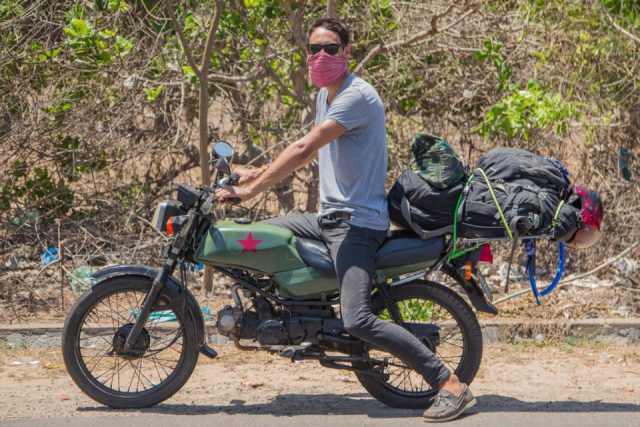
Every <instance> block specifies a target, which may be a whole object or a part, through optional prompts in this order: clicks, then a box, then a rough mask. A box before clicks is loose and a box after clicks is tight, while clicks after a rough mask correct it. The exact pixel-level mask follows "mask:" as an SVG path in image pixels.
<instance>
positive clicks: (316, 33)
mask: <svg viewBox="0 0 640 427" xmlns="http://www.w3.org/2000/svg"><path fill="white" fill-rule="evenodd" d="M309 44H320V45H327V44H337V45H338V46H340V49H339V50H338V55H341V56H342V55H343V54H344V48H343V47H342V43H341V41H340V36H339V35H338V33H336V32H334V31H331V30H327V29H326V28H322V27H318V28H316V29H315V30H313V32H312V33H311V36H309ZM307 54H308V55H311V54H312V53H311V52H309V48H307Z"/></svg>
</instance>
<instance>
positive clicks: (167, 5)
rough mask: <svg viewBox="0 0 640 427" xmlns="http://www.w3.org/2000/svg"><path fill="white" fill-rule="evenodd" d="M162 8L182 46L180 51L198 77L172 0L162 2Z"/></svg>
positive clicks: (197, 70) (198, 69)
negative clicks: (167, 15) (165, 11)
mask: <svg viewBox="0 0 640 427" xmlns="http://www.w3.org/2000/svg"><path fill="white" fill-rule="evenodd" d="M164 7H165V9H166V10H167V13H168V14H169V18H171V23H172V24H173V28H175V30H176V33H178V39H180V44H181V45H182V50H184V54H185V56H186V57H187V62H188V63H189V66H190V67H191V68H192V69H193V72H194V73H195V74H196V76H198V77H200V68H199V67H198V64H196V60H195V59H194V58H193V53H192V51H191V46H189V42H188V41H187V38H186V37H185V36H184V32H183V31H182V26H181V25H180V22H179V21H178V18H177V17H176V14H175V12H174V11H173V0H164Z"/></svg>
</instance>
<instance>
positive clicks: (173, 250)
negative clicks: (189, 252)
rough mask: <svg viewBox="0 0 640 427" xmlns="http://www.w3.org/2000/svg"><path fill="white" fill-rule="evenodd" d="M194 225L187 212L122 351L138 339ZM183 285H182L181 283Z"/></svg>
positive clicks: (194, 215)
mask: <svg viewBox="0 0 640 427" xmlns="http://www.w3.org/2000/svg"><path fill="white" fill-rule="evenodd" d="M195 224H196V214H195V213H194V212H193V211H192V212H189V219H188V220H187V223H186V224H185V225H184V227H183V228H182V229H181V230H180V231H179V232H178V233H177V234H176V236H175V238H174V239H173V243H172V244H171V246H170V247H169V251H168V253H167V258H166V259H165V261H164V264H162V268H160V271H159V272H158V275H157V276H156V278H155V279H153V285H152V286H151V290H150V291H149V295H147V299H145V300H144V304H142V308H141V309H140V314H139V315H138V318H137V319H136V321H135V323H134V324H133V328H131V331H129V335H128V336H127V340H126V341H125V343H124V349H125V350H127V349H130V348H131V347H133V345H134V344H135V343H136V341H138V337H139V336H140V332H141V331H142V328H143V327H144V324H145V323H147V320H148V319H149V314H151V308H152V307H153V305H154V304H155V303H156V301H157V300H158V296H159V295H160V292H162V289H164V287H165V286H166V284H167V279H168V278H169V276H171V274H172V273H173V270H175V268H176V265H177V264H178V258H179V257H180V256H181V255H180V254H181V253H182V248H183V247H184V246H185V244H186V242H187V241H188V240H189V237H190V236H191V233H192V229H193V228H194V226H195ZM183 285H184V283H183Z"/></svg>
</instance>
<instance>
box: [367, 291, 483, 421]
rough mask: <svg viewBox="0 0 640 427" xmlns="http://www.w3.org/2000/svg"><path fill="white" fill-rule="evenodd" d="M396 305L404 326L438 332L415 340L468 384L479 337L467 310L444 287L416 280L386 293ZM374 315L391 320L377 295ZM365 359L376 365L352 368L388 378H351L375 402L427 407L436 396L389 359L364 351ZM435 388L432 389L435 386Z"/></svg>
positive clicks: (475, 363)
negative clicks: (378, 363)
mask: <svg viewBox="0 0 640 427" xmlns="http://www.w3.org/2000/svg"><path fill="white" fill-rule="evenodd" d="M389 292H390V294H391V295H392V296H393V298H394V299H395V300H396V302H397V304H398V308H399V310H400V313H401V315H402V320H403V322H404V323H417V324H432V325H435V326H437V327H439V328H440V331H439V337H434V336H423V337H418V338H419V339H420V340H421V341H422V342H423V343H424V344H425V345H426V346H427V347H429V348H430V349H431V350H432V351H433V352H435V354H436V355H437V356H438V358H439V359H440V360H441V361H442V363H444V364H445V366H446V367H447V368H449V370H451V371H452V372H455V373H456V374H457V375H458V377H460V381H462V382H464V383H467V384H470V383H471V381H473V378H474V377H475V375H476V373H477V372H478V368H479V367H480V360H481V359H482V333H481V330H480V325H479V324H478V319H477V318H476V316H475V314H474V313H473V311H472V310H471V308H470V307H469V305H468V304H467V303H466V302H465V301H464V300H463V299H462V298H461V297H460V296H459V295H457V294H456V293H455V292H453V291H452V290H450V289H449V288H447V287H445V286H443V285H441V284H438V283H435V282H429V281H415V282H411V283H409V284H406V285H401V286H398V287H393V288H390V289H389ZM372 309H373V312H374V314H376V315H378V316H379V317H380V318H382V319H384V320H388V321H391V316H390V314H389V311H388V309H387V307H386V305H385V303H384V300H383V299H382V297H381V296H379V295H378V297H376V298H374V299H373V301H372ZM367 352H368V355H369V357H370V358H372V359H375V360H377V361H382V362H383V364H382V365H381V366H372V365H370V364H368V363H362V362H359V363H354V366H355V367H357V368H360V369H370V370H376V371H378V372H383V373H385V374H388V375H389V377H388V379H387V380H384V379H381V378H380V377H375V376H372V375H367V374H363V373H356V376H357V377H358V380H359V381H360V383H361V384H362V385H363V386H364V388H365V389H366V390H367V391H368V392H369V393H370V394H371V395H372V396H373V397H375V398H376V399H378V400H379V401H381V402H383V403H385V404H387V405H389V406H392V407H394V408H410V409H417V408H426V407H427V406H428V405H429V403H430V401H431V398H433V397H434V396H435V394H436V392H437V390H436V389H434V388H433V387H431V385H429V384H428V383H427V382H426V381H425V380H424V378H423V377H422V375H420V374H418V373H417V372H416V371H414V370H413V369H411V368H410V367H408V366H407V365H406V364H405V363H404V362H402V361H401V360H400V359H398V358H397V357H395V356H393V355H392V354H390V353H388V352H386V351H383V350H380V349H377V348H368V350H367ZM434 385H435V384H434Z"/></svg>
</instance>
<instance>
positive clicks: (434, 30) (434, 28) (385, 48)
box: [353, 1, 475, 73]
mask: <svg viewBox="0 0 640 427" xmlns="http://www.w3.org/2000/svg"><path fill="white" fill-rule="evenodd" d="M456 3H458V2H457V1H453V2H451V3H450V4H449V7H447V9H446V10H445V11H444V12H442V13H439V14H436V15H433V16H432V17H431V21H430V22H431V28H429V29H428V30H425V31H421V32H419V33H416V34H414V35H413V36H412V37H409V38H408V39H405V40H400V41H397V42H393V43H389V44H385V45H378V46H376V47H374V48H373V49H372V50H371V52H369V53H368V54H367V56H365V57H364V59H363V60H362V61H360V63H359V64H358V65H357V66H356V68H355V69H354V70H353V72H354V73H359V72H360V71H362V70H363V69H364V67H366V66H367V64H368V63H369V62H371V60H372V59H373V58H375V57H376V56H378V55H380V54H381V53H385V52H389V51H392V50H394V49H400V48H403V47H409V46H412V45H414V44H416V43H417V42H420V41H423V40H425V39H427V38H429V37H431V36H434V35H436V34H440V33H444V32H445V31H447V30H449V29H450V28H453V27H455V26H456V25H458V24H459V23H460V22H462V21H464V20H465V19H466V18H467V17H468V16H469V15H471V14H472V13H473V12H474V11H475V7H473V8H471V9H470V10H468V11H467V12H466V13H465V14H463V15H461V16H460V17H459V18H458V19H456V20H455V21H453V22H451V23H450V24H448V25H446V26H444V27H442V28H438V20H439V19H440V18H442V17H444V16H446V15H448V14H449V13H451V11H452V10H453V8H454V6H455V4H456Z"/></svg>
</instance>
